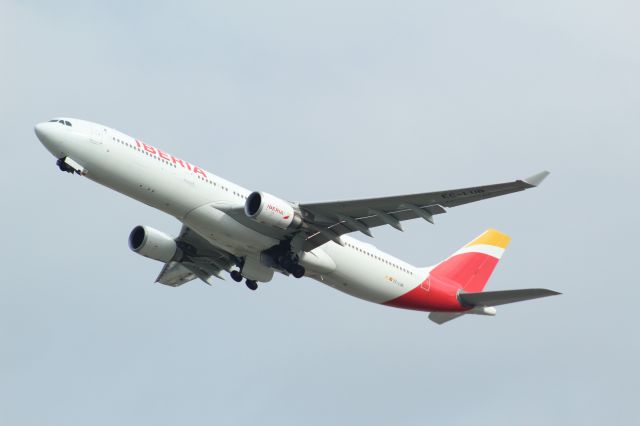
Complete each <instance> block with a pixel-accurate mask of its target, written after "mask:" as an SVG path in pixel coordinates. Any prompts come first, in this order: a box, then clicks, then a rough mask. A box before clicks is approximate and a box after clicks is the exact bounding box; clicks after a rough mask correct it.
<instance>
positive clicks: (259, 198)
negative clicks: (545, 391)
mask: <svg viewBox="0 0 640 426" xmlns="http://www.w3.org/2000/svg"><path fill="white" fill-rule="evenodd" d="M35 132H36V135H37V137H38V139H40V141H41V142H42V144H43V145H44V146H45V147H46V148H47V149H48V150H49V152H50V153H51V154H53V155H54V157H56V159H57V165H58V167H59V168H60V170H62V171H64V172H69V173H73V174H78V175H80V176H85V177H87V178H89V179H90V180H92V181H94V182H97V183H99V184H102V185H104V186H106V187H108V188H111V189H113V190H115V191H118V192H120V193H122V194H125V195H127V196H129V197H131V198H133V199H135V200H138V201H140V202H143V203H145V204H147V205H149V206H151V207H154V208H156V209H159V210H162V211H163V212H165V213H167V214H170V215H171V216H174V217H175V218H176V219H178V220H179V221H180V222H181V223H182V224H183V226H182V230H181V231H180V234H179V235H178V236H177V237H176V238H172V237H170V236H169V235H167V234H165V233H164V232H161V231H159V230H156V229H153V228H151V227H149V226H136V227H135V228H134V229H133V230H132V231H131V234H130V235H129V247H130V248H131V250H133V251H134V252H136V253H138V254H141V255H142V256H146V257H148V258H151V259H155V260H157V261H160V262H162V263H163V264H164V267H163V268H162V270H161V272H160V274H159V275H158V277H157V279H156V282H158V283H161V284H165V285H168V286H173V287H177V286H180V285H182V284H184V283H187V282H189V281H192V280H195V279H200V280H202V281H204V282H205V283H207V284H211V283H213V282H214V281H215V280H216V279H218V278H223V275H224V274H226V273H228V274H229V275H230V276H231V278H232V279H233V280H234V281H237V282H241V281H244V282H245V283H246V286H247V287H248V288H250V289H251V290H255V289H257V288H258V283H266V282H269V281H271V279H272V278H273V275H274V273H275V272H279V273H281V274H284V275H293V276H294V277H296V278H301V277H305V276H306V277H309V278H313V279H315V280H317V281H319V282H321V283H323V284H326V285H328V286H331V287H333V288H335V289H337V290H340V291H342V292H344V293H347V294H350V295H352V296H355V297H358V298H361V299H364V300H368V301H370V302H374V303H380V304H383V305H387V306H393V307H397V308H404V309H413V310H418V311H426V312H430V314H429V318H430V319H431V320H433V321H434V322H436V323H438V324H442V323H444V322H446V321H449V320H452V319H454V318H457V317H459V316H461V315H464V314H480V315H495V313H496V309H495V306H497V305H501V304H505V303H513V302H518V301H523V300H528V299H535V298H539V297H545V296H551V295H555V294H559V293H557V292H554V291H551V290H546V289H539V288H537V289H520V290H506V291H487V292H485V291H483V290H484V287H485V285H486V283H487V280H488V279H489V276H490V275H491V273H492V272H493V270H494V268H495V266H496V264H497V263H498V261H499V260H500V257H501V256H502V254H503V253H504V250H505V249H506V247H507V245H508V244H509V240H510V238H509V237H508V236H507V235H505V234H503V233H501V232H499V231H497V230H494V229H489V230H487V231H485V232H484V233H482V234H481V235H480V236H479V237H477V238H475V239H474V240H472V241H471V242H470V243H469V244H467V245H465V246H464V247H462V248H461V249H460V250H458V251H456V252H455V253H453V254H452V255H451V256H449V257H448V258H447V259H445V260H443V261H442V262H439V263H437V264H436V265H434V266H429V267H416V266H413V265H410V264H409V263H407V262H404V261H402V260H400V259H397V258H395V257H393V256H391V255H389V254H387V253H384V252H382V251H381V250H378V249H377V248H376V247H374V246H373V245H371V244H367V243H364V242H361V241H358V240H356V239H355V238H352V237H350V236H348V235H347V234H350V233H354V232H358V233H362V234H364V235H366V236H369V237H371V229H372V228H375V227H378V226H391V227H393V228H396V229H398V230H402V222H403V221H405V220H411V219H418V218H419V219H424V220H426V221H428V222H431V223H433V217H434V216H435V215H438V214H442V213H445V212H446V209H448V208H451V207H456V206H459V205H461V204H467V203H472V202H476V201H480V200H484V199H487V198H491V197H497V196H500V195H506V194H510V193H512V192H517V191H522V190H525V189H528V188H533V187H536V186H538V185H539V184H540V182H542V180H543V179H544V178H545V177H546V176H547V175H548V174H549V173H548V172H541V173H538V174H536V175H533V176H531V177H529V178H527V179H522V180H516V181H513V182H506V183H499V184H494V185H485V186H475V187H470V188H462V189H453V190H446V191H436V192H427V193H421V194H411V195H400V196H390V197H381V198H370V199H360V200H344V201H333V202H312V203H306V202H304V203H303V202H300V203H298V202H289V201H286V200H284V199H282V198H279V197H277V196H275V195H272V194H270V193H268V192H261V191H251V190H248V189H246V188H243V187H241V186H239V185H236V184H234V183H232V182H230V181H228V180H225V179H223V178H221V177H219V176H216V175H214V174H213V173H211V172H209V171H208V170H205V169H204V168H202V167H201V166H200V165H196V164H193V163H190V162H188V161H186V160H184V159H181V158H178V157H175V156H174V155H171V154H169V153H167V152H165V151H163V150H161V149H159V148H157V147H155V146H152V145H149V144H147V143H144V142H142V141H140V140H138V139H135V138H133V137H130V136H127V135H125V134H124V133H121V132H119V131H117V130H115V129H112V128H109V127H107V126H103V125H100V124H97V123H92V122H89V121H85V120H78V119H74V118H56V119H53V120H49V121H47V122H43V123H39V124H37V125H36V126H35Z"/></svg>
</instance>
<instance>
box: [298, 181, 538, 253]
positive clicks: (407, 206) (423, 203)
mask: <svg viewBox="0 0 640 426" xmlns="http://www.w3.org/2000/svg"><path fill="white" fill-rule="evenodd" d="M548 175H549V172H547V171H544V172H541V173H538V174H536V175H533V176H531V177H529V178H527V179H519V180H516V181H513V182H505V183H498V184H494V185H485V186H475V187H470V188H460V189H451V190H445V191H438V192H427V193H422V194H411V195H400V196H392V197H383V198H369V199H362V200H345V201H333V202H325V203H300V204H299V208H300V210H301V211H302V212H303V217H304V218H305V222H306V223H307V232H306V237H305V241H304V243H303V245H302V247H303V250H305V251H310V250H313V249H314V248H316V247H318V246H321V245H322V244H324V243H326V242H327V241H331V240H333V241H335V242H336V243H338V244H341V240H340V235H342V234H346V233H349V232H355V231H360V232H362V233H364V234H366V235H369V236H371V232H370V230H369V228H373V227H376V226H382V225H390V226H393V227H394V228H396V229H398V230H402V225H401V224H400V222H402V221H404V220H409V219H416V218H423V219H425V220H427V221H429V222H431V223H433V216H434V215H436V214H441V213H445V212H446V210H445V208H448V207H455V206H459V205H462V204H467V203H473V202H476V201H480V200H484V199H487V198H492V197H498V196H500V195H506V194H511V193H513V192H517V191H523V190H525V189H528V188H533V187H536V186H538V185H539V184H540V183H541V182H542V181H543V180H544V179H545V178H546V177H547V176H548Z"/></svg>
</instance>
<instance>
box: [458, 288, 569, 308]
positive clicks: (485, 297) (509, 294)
mask: <svg viewBox="0 0 640 426" xmlns="http://www.w3.org/2000/svg"><path fill="white" fill-rule="evenodd" d="M557 294H561V293H558V292H556V291H553V290H547V289H544V288H527V289H523V290H504V291H485V292H482V293H460V294H459V295H458V298H459V299H460V303H462V304H463V305H466V306H497V305H505V304H507V303H515V302H522V301H524V300H531V299H538V298H540V297H547V296H555V295H557Z"/></svg>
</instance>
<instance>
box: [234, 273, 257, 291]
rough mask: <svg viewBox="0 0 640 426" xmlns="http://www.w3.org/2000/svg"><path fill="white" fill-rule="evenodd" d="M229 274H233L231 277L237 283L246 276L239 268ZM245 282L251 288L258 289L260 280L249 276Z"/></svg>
mask: <svg viewBox="0 0 640 426" xmlns="http://www.w3.org/2000/svg"><path fill="white" fill-rule="evenodd" d="M229 275H230V276H231V279H232V280H234V281H235V282H237V283H239V282H241V281H242V280H243V279H244V277H243V276H242V273H241V272H240V271H238V270H233V271H231V272H230V274H229ZM245 284H246V285H247V288H249V290H257V289H258V282H257V281H255V280H250V279H248V278H247V279H246V281H245Z"/></svg>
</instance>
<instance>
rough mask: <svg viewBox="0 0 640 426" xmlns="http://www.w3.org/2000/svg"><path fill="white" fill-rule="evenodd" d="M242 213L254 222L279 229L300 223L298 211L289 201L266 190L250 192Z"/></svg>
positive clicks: (297, 225) (300, 218)
mask: <svg viewBox="0 0 640 426" xmlns="http://www.w3.org/2000/svg"><path fill="white" fill-rule="evenodd" d="M244 213H245V214H246V215H247V216H249V217H250V218H251V219H253V220H255V221H256V222H260V223H263V224H265V225H270V226H274V227H276V228H279V229H290V228H298V227H300V225H301V224H302V217H301V216H300V212H299V211H297V210H296V209H295V207H294V206H293V205H292V204H291V203H289V202H287V201H284V200H281V199H280V198H278V197H275V196H273V195H271V194H267V193H266V192H252V193H251V194H250V195H249V197H247V202H246V203H245V205H244Z"/></svg>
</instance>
